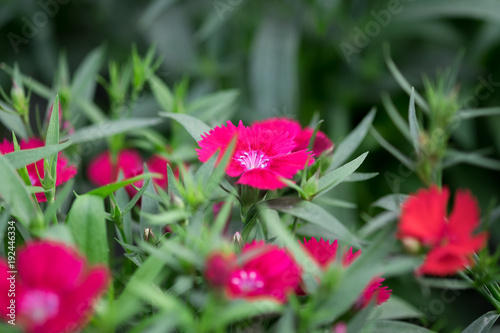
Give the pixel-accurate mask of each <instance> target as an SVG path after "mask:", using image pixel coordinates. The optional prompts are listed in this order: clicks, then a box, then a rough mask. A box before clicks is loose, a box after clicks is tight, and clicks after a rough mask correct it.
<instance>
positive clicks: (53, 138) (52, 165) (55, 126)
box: [44, 95, 59, 188]
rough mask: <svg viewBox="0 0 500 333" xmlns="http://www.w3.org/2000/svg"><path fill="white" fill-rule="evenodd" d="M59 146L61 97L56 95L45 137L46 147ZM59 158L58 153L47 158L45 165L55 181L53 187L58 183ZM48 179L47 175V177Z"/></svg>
mask: <svg viewBox="0 0 500 333" xmlns="http://www.w3.org/2000/svg"><path fill="white" fill-rule="evenodd" d="M58 144H59V95H56V98H55V99H54V103H53V104H52V114H51V115H50V120H49V126H48V127H47V134H46V136H45V146H46V147H47V146H55V145H58ZM57 156H58V153H54V154H52V155H50V156H49V157H47V158H45V162H44V165H48V166H49V168H48V170H46V172H48V173H49V176H50V178H52V180H53V181H54V185H53V187H54V188H55V186H56V181H57V178H56V177H57V172H56V171H57ZM46 177H47V175H46Z"/></svg>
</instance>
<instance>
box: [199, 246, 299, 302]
mask: <svg viewBox="0 0 500 333" xmlns="http://www.w3.org/2000/svg"><path fill="white" fill-rule="evenodd" d="M241 256H242V257H243V258H244V259H242V260H244V261H243V263H240V264H238V261H237V260H236V257H232V256H224V255H221V254H214V255H211V256H210V257H209V259H208V260H207V264H206V269H205V277H206V278H207V279H208V281H209V282H210V284H211V285H213V286H218V287H221V286H224V289H225V291H226V294H227V295H228V297H229V298H245V299H249V300H253V299H272V300H274V301H277V302H280V303H285V302H286V300H287V296H288V294H289V293H292V292H294V290H295V289H296V288H297V287H298V285H299V283H300V281H301V270H300V267H299V266H298V265H297V264H296V263H295V261H294V260H293V258H292V257H291V256H290V255H289V254H288V253H287V252H286V250H284V249H280V248H279V247H277V246H275V245H270V244H266V243H264V241H254V242H253V243H251V244H246V245H245V246H244V247H243V249H242V252H241Z"/></svg>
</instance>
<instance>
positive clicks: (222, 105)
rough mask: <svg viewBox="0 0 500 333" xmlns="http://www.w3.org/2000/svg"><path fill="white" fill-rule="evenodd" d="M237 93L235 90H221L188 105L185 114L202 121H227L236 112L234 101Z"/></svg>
mask: <svg viewBox="0 0 500 333" xmlns="http://www.w3.org/2000/svg"><path fill="white" fill-rule="evenodd" d="M238 96H239V92H238V91H237V90H222V91H218V92H215V93H212V94H209V95H205V96H203V97H200V98H198V99H197V100H195V101H193V102H192V103H190V104H189V105H188V107H187V112H188V113H189V114H191V115H192V116H195V117H197V118H199V119H200V120H202V121H208V122H210V121H214V119H224V118H225V119H229V118H231V115H232V113H233V112H234V111H236V100H237V99H238Z"/></svg>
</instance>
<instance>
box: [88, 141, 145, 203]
mask: <svg viewBox="0 0 500 333" xmlns="http://www.w3.org/2000/svg"><path fill="white" fill-rule="evenodd" d="M120 172H121V173H122V174H123V177H124V178H132V177H135V176H138V175H140V174H142V173H143V166H142V158H141V155H140V154H139V152H137V151H136V150H134V149H124V150H122V151H120V152H119V153H118V157H117V159H116V163H112V160H111V153H110V152H109V151H104V152H102V153H101V154H99V155H98V156H97V157H96V158H94V159H93V160H92V161H91V162H90V164H89V166H88V168H87V177H88V178H89V179H90V181H91V182H92V183H94V184H95V185H97V186H104V185H107V184H110V183H113V182H115V181H117V180H118V175H119V174H120ZM142 184H143V181H142V180H139V181H137V182H135V183H134V185H135V186H136V187H139V188H140V187H142ZM125 190H126V191H127V193H128V194H129V195H130V196H131V197H133V196H134V195H135V194H136V193H137V191H136V190H135V189H134V187H133V186H132V185H127V186H125Z"/></svg>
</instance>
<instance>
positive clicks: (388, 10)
mask: <svg viewBox="0 0 500 333" xmlns="http://www.w3.org/2000/svg"><path fill="white" fill-rule="evenodd" d="M133 44H135V45H136V46H137V49H138V51H139V53H140V54H146V52H147V50H148V49H149V48H150V47H151V46H155V47H156V55H157V56H158V57H159V58H161V59H162V63H161V66H160V67H159V69H158V71H157V75H158V76H159V77H160V78H161V79H162V80H164V81H165V82H166V83H167V84H168V85H169V86H171V87H173V86H174V85H175V84H176V83H178V82H180V81H181V80H182V79H183V78H187V79H188V80H189V98H191V99H194V98H196V97H199V96H202V95H204V94H207V93H211V92H215V91H221V90H228V91H231V92H233V93H236V92H237V93H238V99H237V103H236V105H235V108H234V112H233V113H232V114H228V115H227V118H229V119H232V120H239V119H242V120H243V121H244V122H246V123H248V122H250V121H252V120H255V119H262V118H268V117H283V116H285V117H291V118H295V119H298V120H300V121H301V122H302V124H303V125H306V124H309V122H310V121H311V120H312V119H313V118H314V116H315V114H316V115H317V116H319V117H320V118H321V119H324V120H325V121H324V123H323V124H322V126H321V130H323V131H324V132H326V133H327V134H328V135H329V136H330V138H332V140H333V141H334V142H339V141H341V140H342V139H343V138H344V137H345V136H346V135H347V134H348V133H349V131H350V130H352V128H354V126H355V125H357V124H358V123H359V122H360V120H361V119H362V118H363V117H364V116H365V115H366V114H367V113H368V112H369V110H370V109H371V108H372V107H374V106H375V107H376V108H377V114H376V117H375V120H374V127H375V128H376V129H377V130H378V131H379V132H380V133H381V134H382V135H383V136H384V137H385V138H386V139H387V141H389V142H390V143H391V144H392V145H394V146H395V147H397V148H398V149H400V150H401V151H402V152H404V153H405V154H407V155H409V154H411V152H412V147H411V145H409V144H407V143H405V141H404V140H402V138H403V137H402V135H401V133H399V132H398V131H397V129H396V127H395V126H394V124H393V123H392V122H391V120H390V118H389V116H388V115H387V112H386V110H385V108H384V106H383V104H382V96H390V97H391V99H392V101H393V102H394V104H395V105H396V107H397V109H398V110H399V112H400V114H401V115H402V116H403V117H406V115H407V112H408V103H409V96H408V94H407V93H405V92H404V90H403V89H402V88H401V87H400V86H399V85H398V83H397V80H395V78H394V77H393V75H392V74H391V73H390V71H389V70H388V68H387V65H386V62H385V60H384V47H385V48H386V50H388V47H390V56H391V57H392V59H393V60H394V63H395V64H396V65H397V66H398V67H399V69H400V71H401V73H402V74H403V76H404V77H405V78H406V79H407V80H408V81H409V82H410V84H411V85H413V86H414V87H415V89H416V90H417V91H419V92H420V93H421V94H423V95H424V97H425V91H424V86H423V80H422V78H423V77H424V76H428V77H430V78H435V77H436V76H439V75H440V73H442V72H443V71H444V70H445V69H446V68H447V67H450V66H452V65H453V64H454V63H456V61H457V59H461V61H460V63H459V67H458V68H459V71H458V76H457V82H456V86H455V90H456V92H457V93H458V101H459V102H460V103H461V105H463V106H464V108H468V109H470V108H479V107H495V106H496V107H498V106H500V66H499V65H498V64H499V60H500V2H498V1H494V0H477V1H470V0H469V1H467V0H456V1H451V0H449V1H446V0H413V1H396V0H393V1H365V0H352V1H340V0H283V1H265V0H252V1H250V0H214V1H212V0H209V1H199V0H186V1H176V0H156V1H153V0H136V1H133V0H100V1H95V0H59V1H58V0H40V1H35V0H0V63H5V64H7V65H9V66H13V65H14V64H15V63H17V64H18V65H19V67H20V69H21V71H22V72H23V73H25V74H27V75H29V76H31V77H33V78H34V79H36V80H38V81H40V82H42V83H45V84H47V85H49V86H50V85H52V83H53V82H52V81H53V78H54V76H55V73H56V72H57V69H58V63H59V59H60V58H61V57H66V59H67V61H68V65H69V70H70V73H74V71H75V70H76V68H78V66H79V64H80V63H81V62H82V60H83V59H84V58H85V57H86V56H87V55H88V54H89V53H90V52H91V51H92V50H94V49H95V48H97V47H104V48H105V62H104V65H103V66H102V69H101V71H100V74H101V75H102V76H103V77H104V78H107V75H108V71H107V65H106V63H107V61H109V60H115V61H118V62H123V61H126V60H127V58H128V57H129V55H130V52H131V49H132V45H133ZM0 85H1V87H2V88H3V89H4V90H5V91H7V92H8V91H9V90H10V88H11V79H10V76H9V75H8V74H6V73H4V72H0ZM93 94H94V101H95V102H96V103H97V104H98V105H99V106H100V107H101V108H102V109H103V110H106V108H107V105H108V103H109V101H108V100H107V95H106V93H105V90H104V88H103V87H102V86H100V85H96V88H95V91H94V92H93ZM32 102H33V105H32V108H33V110H35V105H36V104H39V105H38V107H39V110H45V109H46V105H45V103H46V102H45V101H44V100H42V99H37V96H33V98H32ZM135 108H136V109H137V110H136V113H137V112H140V113H141V114H143V115H153V114H155V113H156V112H157V111H158V110H159V108H158V105H157V104H156V103H155V100H154V98H153V96H152V94H148V93H147V92H146V94H145V96H144V97H143V98H141V99H140V100H139V102H138V103H137V105H135ZM33 112H35V111H33ZM225 120H226V119H213V120H211V125H216V124H219V123H222V122H224V121H225ZM0 131H1V134H2V138H3V137H6V136H7V135H8V133H7V132H6V131H5V129H4V128H2V129H1V130H0ZM451 146H452V147H453V148H455V149H458V150H462V151H479V152H481V154H483V153H484V154H486V155H485V156H487V157H489V158H492V159H497V160H498V159H500V158H499V155H500V154H499V153H500V117H499V116H493V117H487V118H474V119H470V120H465V121H463V122H462V123H461V126H460V128H458V129H457V130H456V131H455V134H454V136H453V137H452V142H451ZM364 151H370V154H369V155H368V158H367V159H366V161H365V163H364V164H363V165H362V167H361V169H360V171H363V172H379V173H380V174H379V176H378V177H376V178H374V179H371V180H369V181H366V182H361V183H347V184H343V185H342V186H339V187H338V188H337V189H336V190H335V191H334V193H333V194H332V195H333V196H334V197H335V198H338V199H342V200H347V201H351V202H356V203H357V205H358V209H340V208H339V209H337V211H335V212H334V214H335V215H336V216H337V217H339V219H341V220H342V221H343V222H345V223H346V224H347V225H348V226H349V228H351V229H353V230H355V229H357V228H359V227H360V226H361V225H362V224H363V223H364V222H365V221H366V220H367V219H368V218H369V217H370V216H374V215H375V214H377V213H378V211H377V210H376V209H374V208H372V207H370V204H371V203H372V202H373V201H375V200H376V199H377V198H379V197H381V196H382V195H386V194H388V193H391V192H395V191H396V192H401V193H411V192H414V191H415V190H416V189H418V188H419V187H420V186H421V183H420V182H419V180H418V178H417V177H416V176H415V175H414V174H410V175H408V174H406V173H405V175H404V176H400V178H399V180H400V181H399V182H398V183H399V188H397V187H396V188H395V187H394V184H393V183H391V181H388V177H387V174H386V173H387V172H390V173H392V174H394V175H400V174H401V172H400V168H401V166H400V163H399V162H398V161H397V160H396V159H395V158H393V157H392V156H391V155H390V154H389V153H387V152H386V151H385V150H384V149H383V148H381V147H380V145H379V144H378V143H377V142H376V141H375V140H374V138H373V137H372V136H371V135H368V136H367V138H366V139H365V140H364V142H363V144H362V146H361V147H360V148H359V153H362V152H364ZM472 162H474V161H472ZM499 169H500V163H497V164H495V163H492V164H491V165H490V166H489V167H488V168H481V167H478V166H475V165H471V164H470V163H469V164H467V163H465V164H460V165H456V166H453V167H450V168H448V169H446V171H445V174H444V183H445V184H448V185H449V186H450V188H452V189H456V188H470V189H471V191H472V192H473V193H474V195H475V196H476V197H477V198H478V200H479V202H480V204H481V208H482V211H483V213H484V214H487V213H489V212H491V216H492V218H491V219H490V222H491V223H492V224H491V238H492V241H491V245H490V246H491V250H493V251H494V250H495V249H496V245H497V244H498V242H499V240H500V227H498V222H499V221H498V216H499V215H500V214H499V210H498V209H497V210H495V209H493V208H494V207H497V206H498V204H499V202H498V201H499V200H498V198H500V196H499V193H500V190H499V185H500V177H499V176H500V174H499V172H498V170H499ZM389 282H390V285H391V287H392V288H393V289H394V293H395V294H397V295H400V296H403V297H405V298H406V299H409V300H411V301H412V303H413V304H414V305H415V306H416V307H417V308H419V309H420V310H421V311H422V312H424V313H425V314H426V315H427V317H428V318H427V322H426V325H428V326H429V327H432V328H433V329H435V330H436V331H442V332H452V331H454V330H458V331H460V329H463V328H464V327H465V326H467V325H468V324H469V323H470V322H471V321H472V320H474V319H475V318H477V317H478V316H480V315H481V314H483V313H484V312H486V311H488V310H490V307H489V305H487V303H485V302H483V301H482V299H481V298H480V297H478V296H476V295H475V294H474V293H472V292H467V291H460V292H459V294H458V295H455V294H453V293H451V292H449V291H448V293H446V294H443V293H442V292H441V291H436V290H424V289H422V288H421V287H420V286H418V285H417V284H416V283H415V281H410V280H408V279H406V280H401V279H393V280H391V281H389ZM450 293H451V294H450ZM452 296H456V297H455V298H453V297H452Z"/></svg>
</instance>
